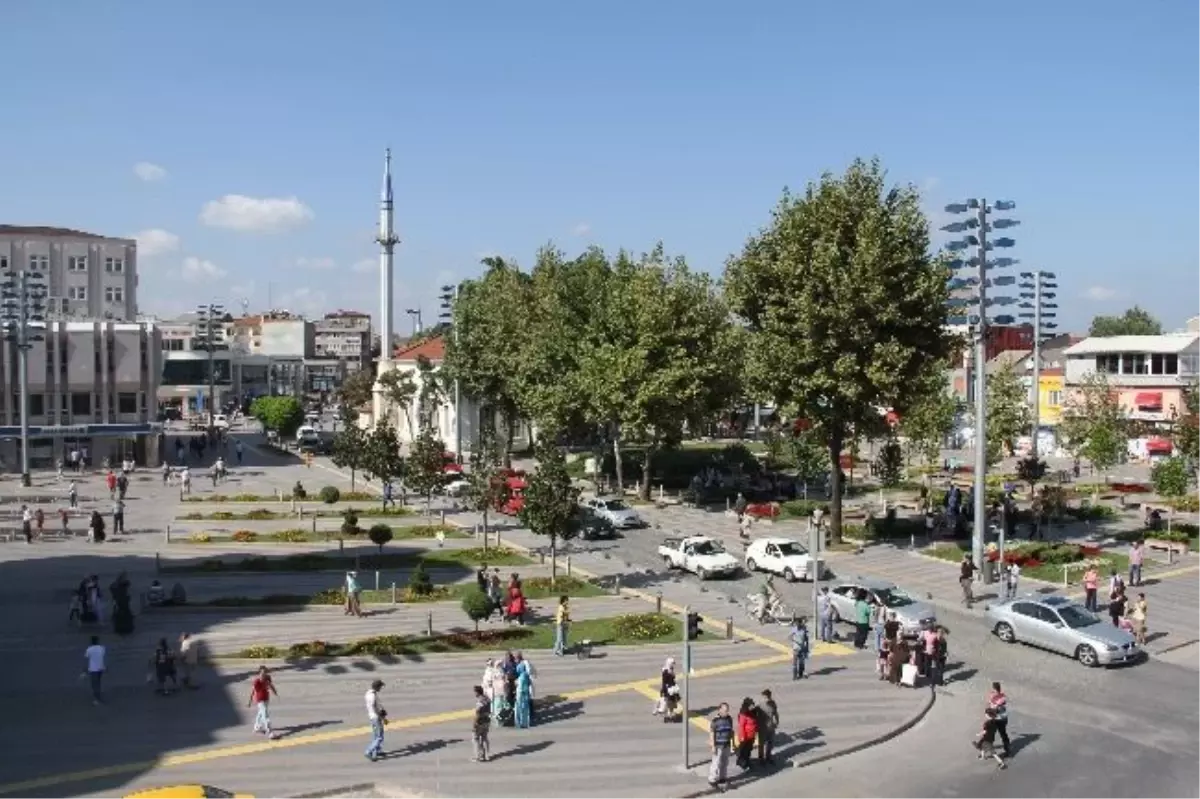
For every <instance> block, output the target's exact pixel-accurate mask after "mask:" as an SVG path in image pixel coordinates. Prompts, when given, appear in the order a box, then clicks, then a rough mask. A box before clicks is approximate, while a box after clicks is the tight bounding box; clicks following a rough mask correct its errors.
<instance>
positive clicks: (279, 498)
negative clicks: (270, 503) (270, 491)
mask: <svg viewBox="0 0 1200 799" xmlns="http://www.w3.org/2000/svg"><path fill="white" fill-rule="evenodd" d="M275 501H276V502H283V489H282V488H277V489H275Z"/></svg>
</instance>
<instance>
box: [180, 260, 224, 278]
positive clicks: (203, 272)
mask: <svg viewBox="0 0 1200 799" xmlns="http://www.w3.org/2000/svg"><path fill="white" fill-rule="evenodd" d="M179 271H180V276H181V277H182V278H183V279H184V280H186V281H188V282H189V283H200V282H202V281H206V280H220V279H221V278H223V277H225V275H227V274H228V272H226V271H225V270H224V269H222V268H221V267H219V266H217V265H216V264H214V263H213V262H212V261H206V260H204V259H203V258H197V257H196V256H194V255H189V256H188V257H187V258H184V259H183V267H182V268H181V269H180V270H179Z"/></svg>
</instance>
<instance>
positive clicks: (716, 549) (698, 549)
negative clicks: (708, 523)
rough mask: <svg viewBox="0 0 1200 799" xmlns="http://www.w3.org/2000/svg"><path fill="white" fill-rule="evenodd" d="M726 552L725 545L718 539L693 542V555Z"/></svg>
mask: <svg viewBox="0 0 1200 799" xmlns="http://www.w3.org/2000/svg"><path fill="white" fill-rule="evenodd" d="M724 552H725V547H723V546H721V545H720V544H718V543H717V542H716V541H698V542H696V543H695V544H692V554H693V555H720V554H722V553H724Z"/></svg>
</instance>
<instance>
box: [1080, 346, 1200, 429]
mask: <svg viewBox="0 0 1200 799" xmlns="http://www.w3.org/2000/svg"><path fill="white" fill-rule="evenodd" d="M1063 355H1064V357H1065V359H1066V381H1065V385H1066V390H1067V393H1068V395H1075V394H1078V392H1079V389H1080V387H1081V386H1082V385H1083V383H1084V381H1085V380H1086V379H1087V377H1088V376H1089V375H1091V374H1095V373H1100V374H1103V375H1104V376H1105V378H1106V379H1107V380H1108V384H1109V386H1110V388H1111V389H1112V391H1113V392H1114V393H1116V394H1117V397H1118V400H1119V401H1120V403H1121V407H1122V408H1123V409H1124V411H1125V413H1126V414H1127V415H1128V416H1129V418H1130V419H1134V420H1138V421H1143V422H1150V423H1162V424H1169V423H1170V422H1172V420H1174V419H1175V417H1176V415H1177V414H1181V413H1183V409H1184V405H1183V389H1184V388H1186V387H1195V385H1196V380H1197V376H1198V375H1200V333H1167V334H1164V335H1160V336H1092V337H1089V338H1086V339H1084V340H1083V341H1080V342H1079V343H1077V344H1074V345H1072V346H1070V347H1067V348H1066V349H1065V350H1064V351H1063ZM1068 401H1069V400H1068Z"/></svg>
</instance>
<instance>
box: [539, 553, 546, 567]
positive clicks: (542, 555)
mask: <svg viewBox="0 0 1200 799" xmlns="http://www.w3.org/2000/svg"><path fill="white" fill-rule="evenodd" d="M538 561H539V562H540V565H542V566H545V565H546V553H545V552H539V553H538Z"/></svg>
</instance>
